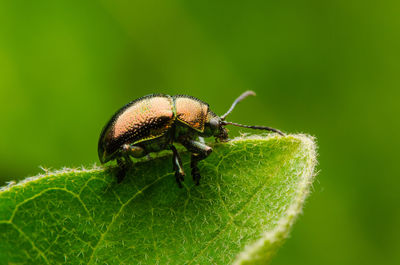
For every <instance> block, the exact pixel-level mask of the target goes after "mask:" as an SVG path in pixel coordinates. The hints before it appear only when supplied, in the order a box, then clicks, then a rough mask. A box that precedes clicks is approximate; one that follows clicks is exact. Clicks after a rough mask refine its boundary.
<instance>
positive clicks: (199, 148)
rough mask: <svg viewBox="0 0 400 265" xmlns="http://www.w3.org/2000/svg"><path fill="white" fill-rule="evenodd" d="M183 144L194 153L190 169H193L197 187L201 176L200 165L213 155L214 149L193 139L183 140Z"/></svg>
mask: <svg viewBox="0 0 400 265" xmlns="http://www.w3.org/2000/svg"><path fill="white" fill-rule="evenodd" d="M181 144H182V145H183V146H184V147H186V149H187V150H188V151H190V152H191V153H192V157H191V161H190V167H191V168H192V178H193V181H194V182H195V183H196V185H199V184H200V178H201V176H200V171H199V167H198V163H199V161H200V160H203V159H204V158H206V157H207V156H209V155H210V154H211V152H212V148H211V147H209V146H208V145H206V144H204V143H201V142H199V141H194V140H191V139H182V140H181Z"/></svg>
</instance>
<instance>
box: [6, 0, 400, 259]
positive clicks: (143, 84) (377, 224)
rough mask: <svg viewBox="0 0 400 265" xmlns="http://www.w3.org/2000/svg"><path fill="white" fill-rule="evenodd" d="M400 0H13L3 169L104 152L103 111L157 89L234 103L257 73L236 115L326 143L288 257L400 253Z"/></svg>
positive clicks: (18, 170)
mask: <svg viewBox="0 0 400 265" xmlns="http://www.w3.org/2000/svg"><path fill="white" fill-rule="evenodd" d="M399 14H400V4H399V2H398V1H392V2H390V1H361V0H360V1H348V0H347V1H343V0H335V1H317V0H306V1H247V2H245V1H179V0H175V1H127V0H125V1H120V0H117V1H115V0H114V1H83V0H79V1H78V0H68V1H67V0H63V1H50V0H37V1H20V0H13V1H6V0H1V1H0V113H1V115H0V124H1V130H0V185H4V184H5V183H6V182H8V181H11V180H19V179H23V178H25V177H27V176H31V175H35V174H38V173H40V172H43V171H42V170H41V169H40V168H39V166H43V167H46V168H51V169H59V168H61V167H63V166H67V167H77V166H81V165H84V166H90V165H92V164H93V163H98V158H97V140H98V136H99V133H100V130H101V129H102V127H103V125H104V124H105V123H106V122H107V121H108V119H109V118H110V116H111V115H112V114H113V113H114V112H115V111H116V110H117V109H118V108H120V107H121V106H122V105H124V104H125V103H127V102H128V101H130V100H133V99H135V98H138V97H140V96H143V95H145V94H150V93H154V92H161V93H167V94H189V95H193V96H196V97H198V98H200V99H203V100H204V101H207V102H208V103H209V104H210V105H211V107H212V109H213V110H214V111H215V112H216V113H218V114H222V113H224V111H226V110H227V109H228V107H229V106H230V104H231V102H232V100H233V99H234V98H235V97H236V96H238V95H239V94H240V93H241V92H242V91H244V90H246V89H252V90H254V91H256V92H257V94H258V96H257V97H255V98H249V99H247V100H246V101H244V102H243V103H241V104H240V105H239V106H238V108H237V109H236V110H235V111H234V112H233V113H232V114H231V116H230V120H232V121H236V122H242V123H246V124H260V125H261V124H264V125H269V126H272V127H276V128H279V129H281V130H283V131H286V132H291V133H299V132H304V133H309V134H312V135H315V136H316V137H317V139H318V143H319V148H320V149H319V154H320V156H319V161H320V164H319V171H320V173H319V175H318V178H317V179H316V182H315V185H314V190H313V194H312V196H311V197H310V199H309V200H308V203H307V205H306V207H305V210H304V212H305V214H304V215H303V216H301V217H300V219H299V220H298V222H297V224H296V225H295V229H294V231H293V233H292V234H291V238H290V239H289V240H288V241H287V242H286V244H285V245H284V247H283V248H282V249H281V250H280V252H279V253H278V255H277V257H276V258H275V260H274V262H273V264H276V265H277V264H315V265H317V264H318V265H319V264H400V211H399V208H400V207H399V202H400V174H399V170H398V166H397V165H398V164H399V155H398V153H399V147H400V146H399V145H400V144H399V140H398V132H399V129H400V128H399V127H400V123H399V115H400V109H399V99H400V97H399V96H400V92H399V88H400V87H399V85H400V75H399V71H400V60H399V59H400V56H399V54H400V30H399V29H400V16H399ZM240 131H246V130H240ZM238 132H239V130H237V129H232V134H233V135H238ZM246 132H250V131H246Z"/></svg>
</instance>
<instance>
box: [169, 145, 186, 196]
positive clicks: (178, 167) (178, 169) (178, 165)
mask: <svg viewBox="0 0 400 265" xmlns="http://www.w3.org/2000/svg"><path fill="white" fill-rule="evenodd" d="M169 148H170V149H171V150H172V153H173V156H172V166H173V170H174V171H175V179H176V183H178V186H179V188H182V183H181V182H182V181H184V180H185V179H184V176H185V172H184V171H183V168H182V160H181V157H180V156H179V153H178V151H177V150H176V148H175V146H174V145H172V144H171V145H170V147H169Z"/></svg>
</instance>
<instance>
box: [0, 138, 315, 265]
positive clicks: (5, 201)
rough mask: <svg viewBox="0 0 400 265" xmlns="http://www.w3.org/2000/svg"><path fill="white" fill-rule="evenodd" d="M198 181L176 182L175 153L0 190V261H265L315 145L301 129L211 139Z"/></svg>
mask: <svg viewBox="0 0 400 265" xmlns="http://www.w3.org/2000/svg"><path fill="white" fill-rule="evenodd" d="M213 149H214V152H213V153H212V154H211V155H210V156H209V157H208V158H207V159H205V160H203V161H202V162H200V164H199V165H200V172H201V174H202V179H201V184H200V186H195V185H194V184H193V182H192V180H191V179H190V167H189V166H190V161H189V155H188V154H187V153H183V156H182V158H183V162H184V164H185V166H184V169H185V172H186V180H185V185H184V188H182V189H179V188H178V187H177V185H176V183H175V178H174V175H173V172H172V163H171V156H169V155H167V156H163V157H159V158H154V159H151V160H149V161H145V162H139V163H136V164H135V166H134V167H133V168H132V169H131V170H130V171H129V173H128V175H127V177H126V178H125V179H124V181H123V182H122V183H120V184H117V183H116V181H115V178H114V177H113V174H114V173H115V170H114V168H112V167H108V168H106V169H104V168H102V167H96V168H94V169H91V170H64V171H59V172H54V173H48V174H45V175H40V176H37V177H32V178H28V179H26V180H25V181H22V182H20V183H18V184H14V185H9V186H8V187H4V188H2V190H1V191H0V260H1V261H2V262H5V264H7V263H36V264H55V263H69V264H97V263H101V264H104V263H107V264H231V263H236V264H258V263H259V264H265V263H268V262H269V261H270V259H271V256H272V255H273V254H274V253H275V252H276V250H277V249H278V247H279V246H280V245H281V244H282V242H283V241H284V239H285V238H286V236H287V235H288V232H289V230H290V227H291V226H292V224H293V221H294V219H295V218H296V216H297V215H298V214H299V212H300V211H301V208H302V205H303V202H304V200H305V198H306V196H307V194H308V191H309V189H310V185H311V182H312V179H313V169H314V166H315V163H316V162H315V161H316V160H315V156H316V153H315V144H314V142H313V139H312V138H310V137H307V136H304V135H289V136H286V137H279V136H268V137H261V136H259V137H243V138H238V139H235V140H232V141H230V142H229V143H224V144H216V145H215V146H214V147H213Z"/></svg>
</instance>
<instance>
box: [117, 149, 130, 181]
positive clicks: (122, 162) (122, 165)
mask: <svg viewBox="0 0 400 265" xmlns="http://www.w3.org/2000/svg"><path fill="white" fill-rule="evenodd" d="M117 164H118V171H117V182H118V183H121V182H122V181H123V180H124V178H125V176H126V172H127V171H128V170H129V168H130V167H131V166H132V164H133V163H132V160H131V159H130V158H129V156H127V155H125V156H124V157H123V158H122V157H121V158H117Z"/></svg>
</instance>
